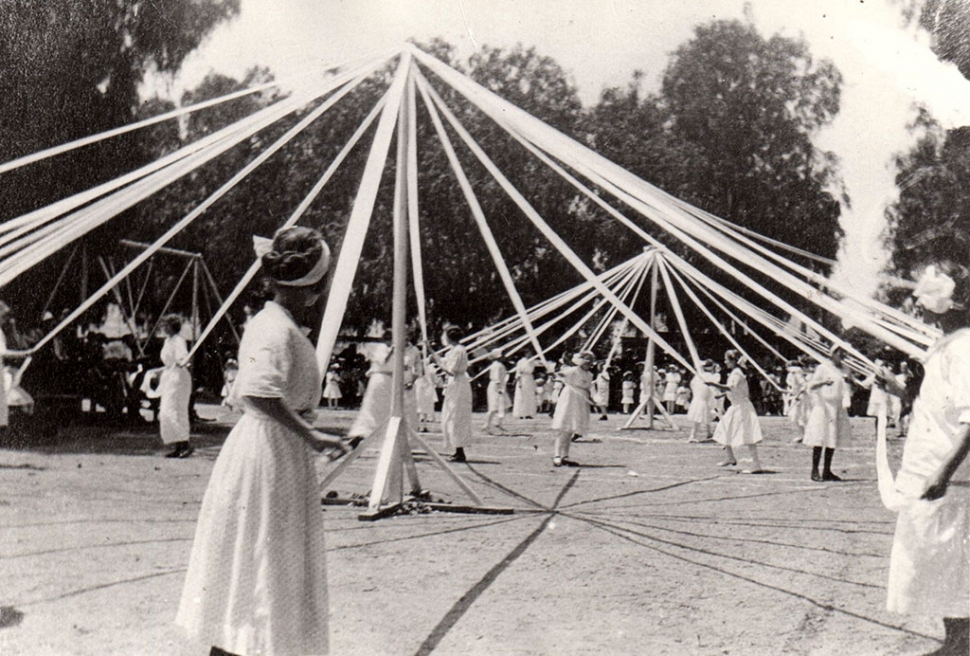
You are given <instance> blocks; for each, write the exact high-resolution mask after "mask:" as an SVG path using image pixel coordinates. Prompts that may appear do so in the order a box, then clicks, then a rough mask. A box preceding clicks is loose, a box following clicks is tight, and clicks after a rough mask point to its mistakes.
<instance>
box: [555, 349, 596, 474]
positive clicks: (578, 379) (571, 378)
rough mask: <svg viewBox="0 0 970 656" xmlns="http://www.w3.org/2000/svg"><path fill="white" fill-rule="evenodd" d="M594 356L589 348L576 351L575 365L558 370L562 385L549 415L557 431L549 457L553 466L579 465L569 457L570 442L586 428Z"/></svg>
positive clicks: (582, 433) (585, 430)
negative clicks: (553, 450) (554, 407)
mask: <svg viewBox="0 0 970 656" xmlns="http://www.w3.org/2000/svg"><path fill="white" fill-rule="evenodd" d="M594 360H595V356H594V355H593V354H592V353H590V352H588V351H585V352H583V353H579V354H577V355H576V356H574V357H573V365H574V366H572V367H563V369H562V371H560V372H559V374H558V376H559V379H560V380H561V381H562V384H563V388H562V393H561V394H560V395H559V400H558V401H557V402H556V412H555V414H554V415H553V417H552V429H553V430H554V431H556V444H555V452H554V454H553V457H552V464H553V466H554V467H562V466H563V465H568V466H571V467H576V466H578V464H577V463H576V462H574V461H572V460H570V459H569V445H570V443H571V442H572V439H573V436H577V435H578V436H583V435H586V433H587V431H588V430H589V411H590V406H591V405H592V402H593V401H592V399H591V398H590V395H589V391H590V387H591V386H592V384H593V374H592V373H591V372H590V368H591V367H592V366H593V361H594Z"/></svg>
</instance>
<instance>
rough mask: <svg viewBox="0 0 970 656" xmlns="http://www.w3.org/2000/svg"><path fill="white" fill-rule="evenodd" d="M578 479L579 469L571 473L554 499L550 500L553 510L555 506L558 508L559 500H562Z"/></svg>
mask: <svg viewBox="0 0 970 656" xmlns="http://www.w3.org/2000/svg"><path fill="white" fill-rule="evenodd" d="M578 479H579V471H577V472H576V473H575V474H573V475H572V477H571V478H570V479H569V480H568V481H566V484H565V485H564V486H563V488H562V489H561V490H559V494H558V495H557V496H556V500H555V501H553V502H552V507H553V509H554V510H555V509H556V508H559V502H560V501H562V500H563V497H565V496H566V493H567V492H569V490H570V489H571V488H572V486H573V485H575V484H576V481H577V480H578Z"/></svg>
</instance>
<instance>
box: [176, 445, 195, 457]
mask: <svg viewBox="0 0 970 656" xmlns="http://www.w3.org/2000/svg"><path fill="white" fill-rule="evenodd" d="M193 453H195V447H193V446H191V445H190V446H187V447H185V448H184V449H182V451H181V453H179V454H178V456H177V457H179V458H188V457H189V456H190V455H192V454H193Z"/></svg>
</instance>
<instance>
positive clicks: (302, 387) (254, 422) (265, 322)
mask: <svg viewBox="0 0 970 656" xmlns="http://www.w3.org/2000/svg"><path fill="white" fill-rule="evenodd" d="M329 260H330V257H329V250H328V249H327V247H326V244H325V243H324V242H323V239H322V238H321V237H320V235H319V233H317V232H316V231H315V230H310V229H307V228H289V229H286V230H282V231H280V232H278V233H277V234H276V237H275V238H274V239H273V242H272V248H271V249H270V250H269V251H268V252H266V253H265V254H263V255H262V263H263V269H264V270H265V271H266V273H267V274H268V275H269V276H270V277H271V279H272V280H273V281H274V282H275V287H276V291H275V295H274V298H273V300H272V301H269V302H267V304H266V307H265V308H264V309H263V310H262V311H260V312H259V313H258V314H256V315H255V316H254V317H253V318H252V319H251V320H250V322H249V323H248V324H247V326H246V331H245V333H244V334H243V339H242V343H241V344H240V345H239V362H240V367H239V376H238V377H237V378H236V383H235V385H234V387H233V395H234V397H235V400H236V402H237V403H238V404H239V406H240V407H242V409H243V413H244V414H243V416H242V418H240V419H239V422H238V423H237V424H236V426H235V428H233V429H232V432H230V433H229V437H228V438H226V441H225V444H224V445H223V447H222V450H221V451H220V453H219V457H218V459H217V460H216V463H215V466H214V467H213V469H212V476H211V478H210V480H209V486H208V488H207V489H206V492H205V497H204V498H203V500H202V508H201V510H200V512H199V523H198V526H197V528H196V532H195V541H194V542H193V544H192V553H191V556H190V558H189V566H188V572H187V573H186V576H185V587H184V589H183V591H182V600H181V603H180V604H179V610H178V615H177V617H176V623H177V624H178V625H180V626H182V627H183V628H185V629H186V630H187V631H188V633H189V634H190V635H191V636H192V637H194V638H196V639H198V640H201V641H204V642H205V643H206V644H209V645H212V646H213V647H212V651H211V652H210V654H245V655H247V656H251V655H253V654H264V655H266V656H272V655H277V656H279V655H290V654H326V653H327V652H328V617H329V612H330V611H329V602H328V598H327V575H326V569H327V568H326V559H325V554H326V545H325V544H324V532H323V513H321V512H320V489H319V482H318V481H317V475H316V469H315V468H314V464H313V452H314V451H321V450H324V449H338V450H339V451H340V452H341V453H343V452H345V451H346V450H347V447H345V446H344V444H343V443H342V442H341V440H339V439H337V438H335V437H330V436H325V435H323V434H321V433H318V432H317V431H316V430H314V429H313V428H312V427H311V426H310V424H309V423H307V417H309V415H310V413H312V412H313V411H314V410H315V409H316V408H317V405H318V403H319V401H320V388H321V385H320V382H321V381H320V372H319V371H318V370H317V364H316V354H315V351H314V347H313V344H311V343H310V342H309V340H307V338H306V337H304V336H303V332H302V331H301V328H300V325H299V321H300V318H301V317H302V315H303V312H304V310H305V309H306V308H307V307H308V306H310V305H312V304H314V303H315V302H316V301H317V299H318V298H319V297H320V293H321V291H322V287H323V281H324V278H325V274H326V271H327V268H328V265H329Z"/></svg>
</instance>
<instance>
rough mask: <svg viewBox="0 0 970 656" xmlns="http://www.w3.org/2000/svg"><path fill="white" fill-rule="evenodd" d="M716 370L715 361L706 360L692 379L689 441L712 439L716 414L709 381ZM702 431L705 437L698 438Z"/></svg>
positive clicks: (688, 414)
mask: <svg viewBox="0 0 970 656" xmlns="http://www.w3.org/2000/svg"><path fill="white" fill-rule="evenodd" d="M713 370H714V363H713V362H711V361H710V360H706V361H705V362H704V365H703V366H702V367H701V370H700V371H699V372H697V375H695V376H694V377H693V378H691V380H690V392H691V399H690V406H689V407H688V408H687V421H689V422H690V435H689V436H688V438H687V441H688V442H694V443H696V442H705V441H707V440H710V439H711V417H712V416H713V415H714V392H713V390H711V388H710V386H709V385H708V382H709V381H710V374H711V372H712V371H713ZM699 432H702V433H703V435H704V437H703V438H698V437H697V434H698V433H699Z"/></svg>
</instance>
